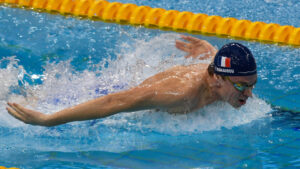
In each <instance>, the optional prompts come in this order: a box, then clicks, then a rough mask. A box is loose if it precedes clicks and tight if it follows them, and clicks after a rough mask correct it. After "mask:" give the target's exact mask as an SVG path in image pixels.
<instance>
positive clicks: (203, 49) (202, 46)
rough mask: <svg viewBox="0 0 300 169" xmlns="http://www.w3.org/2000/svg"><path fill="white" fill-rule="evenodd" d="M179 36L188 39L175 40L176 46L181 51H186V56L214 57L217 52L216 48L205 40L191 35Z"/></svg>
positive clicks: (201, 58)
mask: <svg viewBox="0 0 300 169" xmlns="http://www.w3.org/2000/svg"><path fill="white" fill-rule="evenodd" d="M181 38H182V39H184V40H186V41H188V43H187V42H184V41H180V40H176V47H177V48H178V49H180V50H182V51H185V52H187V55H186V56H185V57H186V58H190V57H192V58H199V59H200V60H204V59H207V58H210V57H214V56H215V55H216V53H217V49H216V48H214V47H213V46H212V45H211V44H210V43H208V42H207V41H205V40H201V39H198V38H194V37H192V36H184V35H181Z"/></svg>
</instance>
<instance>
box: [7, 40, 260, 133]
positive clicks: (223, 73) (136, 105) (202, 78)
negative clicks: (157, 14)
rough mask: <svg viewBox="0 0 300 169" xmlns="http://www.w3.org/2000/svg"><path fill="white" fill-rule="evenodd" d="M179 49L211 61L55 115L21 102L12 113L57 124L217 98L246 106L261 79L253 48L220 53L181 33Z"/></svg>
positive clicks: (184, 107)
mask: <svg viewBox="0 0 300 169" xmlns="http://www.w3.org/2000/svg"><path fill="white" fill-rule="evenodd" d="M182 38H183V39H184V40H186V42H185V41H180V40H177V41H176V47H177V48H178V49H180V50H182V51H185V52H187V56H186V57H187V58H188V57H193V58H196V57H198V56H199V55H200V56H201V58H200V59H203V58H208V57H212V59H213V61H212V62H211V63H210V64H202V63H200V64H193V65H188V66H174V67H172V68H170V69H168V70H166V71H164V72H160V73H158V74H156V75H154V76H152V77H149V78H148V79H146V80H145V81H144V82H142V83H141V84H140V85H138V86H136V87H133V88H131V89H129V90H125V91H121V92H117V93H112V94H108V95H106V96H102V97H99V98H96V99H93V100H90V101H87V102H85V103H81V104H79V105H76V106H73V107H70V108H66V109H64V110H61V111H58V112H56V113H53V114H44V113H40V112H38V111H34V110H30V109H28V108H25V107H23V106H21V105H19V104H17V103H10V102H9V103H7V104H8V106H7V108H6V109H7V111H8V112H9V113H10V114H11V115H12V116H14V117H15V118H17V119H19V120H21V121H23V122H24V123H27V124H31V125H40V126H48V127H49V126H56V125H61V124H65V123H68V122H72V121H83V120H91V119H97V118H104V117H107V116H111V115H114V114H117V113H121V112H132V111H139V110H145V109H160V110H163V111H167V112H170V113H189V112H193V111H195V110H197V109H200V108H202V107H204V106H206V105H208V104H211V103H213V102H216V101H223V102H227V103H229V104H230V105H232V106H233V107H234V108H239V107H241V106H242V105H244V104H246V101H247V99H248V98H249V97H251V96H252V89H253V87H254V85H255V83H256V80H257V73H256V63H255V59H254V57H253V55H252V54H251V52H250V50H249V49H248V48H247V47H245V46H243V45H241V44H239V43H229V44H226V45H224V46H223V47H222V48H221V49H220V50H219V51H217V50H216V49H215V48H214V47H213V46H212V45H211V44H210V43H208V42H207V41H204V40H200V39H197V38H194V37H191V36H182Z"/></svg>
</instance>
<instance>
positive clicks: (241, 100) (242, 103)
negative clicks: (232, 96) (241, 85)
mask: <svg viewBox="0 0 300 169" xmlns="http://www.w3.org/2000/svg"><path fill="white" fill-rule="evenodd" d="M246 100H247V99H239V102H240V104H241V105H244V104H246Z"/></svg>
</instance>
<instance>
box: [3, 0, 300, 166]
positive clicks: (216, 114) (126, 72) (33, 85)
mask: <svg viewBox="0 0 300 169" xmlns="http://www.w3.org/2000/svg"><path fill="white" fill-rule="evenodd" d="M120 2H123V3H135V4H137V5H149V6H151V7H162V8H165V9H176V10H180V11H184V10H187V11H191V12H201V13H206V14H209V15H220V16H223V17H235V18H238V19H250V20H252V21H264V22H268V23H269V22H274V23H279V24H282V25H284V24H287V25H293V26H296V27H299V26H300V25H299V24H300V22H299V21H300V16H299V15H300V13H299V12H298V11H299V9H300V2H299V1H297V0H294V1H277V0H265V1H262V0H256V1H248V0H243V1H239V2H235V3H232V2H234V1H228V0H218V1H213V2H212V1H198V2H193V1H191V0H184V1H175V0H174V1H167V0H160V1H155V2H154V1H150V0H149V1H134V0H132V1H129V0H126V1H125V0H122V1H120ZM241 9H243V10H241ZM0 30H1V32H0V57H1V61H0V65H1V69H0V77H1V79H2V83H1V84H0V85H1V90H0V97H1V100H0V101H1V105H0V109H1V114H0V121H1V123H0V133H1V139H0V145H1V146H0V152H1V154H0V166H7V167H11V166H14V167H20V168H298V167H299V166H300V159H299V155H300V152H299V149H300V144H299V139H300V125H299V118H300V117H299V114H297V113H296V112H299V105H300V104H299V99H300V96H299V86H300V85H299V84H300V76H299V72H300V70H299V65H300V50H299V48H292V47H288V46H276V45H268V44H260V43H255V42H247V41H240V42H241V43H243V44H245V45H246V46H249V48H250V49H251V50H252V51H253V54H254V55H255V57H256V59H257V64H258V69H259V79H258V84H257V86H256V88H255V89H254V94H255V97H254V98H253V99H250V100H249V103H247V105H246V106H244V107H243V108H241V109H240V110H234V109H233V108H231V107H230V106H229V105H227V104H223V103H215V104H213V105H210V106H207V107H205V108H204V109H202V110H200V111H198V112H195V113H191V114H188V115H176V116H174V115H170V114H167V113H165V112H152V111H141V112H134V113H123V114H119V115H115V116H112V117H108V118H105V119H101V120H93V121H86V122H74V123H70V124H66V125H62V126H58V127H53V128H43V127H34V126H29V125H24V124H22V123H20V122H18V121H16V120H14V119H13V118H11V117H10V116H9V115H8V114H7V113H6V111H5V104H6V101H8V100H9V101H16V102H19V103H22V104H23V105H27V106H28V107H31V108H34V109H37V110H40V111H43V112H45V113H51V112H54V111H57V110H60V109H62V108H65V107H69V106H71V105H75V104H78V103H81V102H83V101H86V100H89V99H92V98H95V97H99V96H102V95H105V94H107V93H111V92H116V91H120V90H122V89H127V88H129V87H130V86H134V85H136V84H138V83H140V82H141V81H142V80H144V79H145V78H147V77H149V76H151V75H153V74H155V73H157V72H159V71H162V70H165V69H167V68H169V67H171V66H172V65H176V64H191V63H195V62H200V61H197V60H192V59H185V58H184V57H183V56H184V53H182V52H180V51H178V50H177V49H176V48H175V47H174V41H175V39H178V38H179V35H178V34H177V33H172V32H167V31H160V30H155V29H145V28H143V27H132V26H127V25H117V24H113V23H103V22H95V21H89V20H78V19H75V18H72V17H67V18H65V17H62V16H59V15H50V14H45V13H37V12H32V11H26V10H21V9H15V8H8V7H3V6H1V7H0ZM194 36H196V37H199V38H203V39H206V40H208V41H209V42H211V43H212V44H214V45H216V46H217V47H220V46H221V45H223V44H224V43H227V42H230V41H236V40H230V39H221V38H217V37H206V36H201V35H194Z"/></svg>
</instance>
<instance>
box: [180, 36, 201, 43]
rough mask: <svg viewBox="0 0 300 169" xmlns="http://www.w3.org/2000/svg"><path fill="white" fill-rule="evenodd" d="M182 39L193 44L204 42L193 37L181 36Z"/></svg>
mask: <svg viewBox="0 0 300 169" xmlns="http://www.w3.org/2000/svg"><path fill="white" fill-rule="evenodd" d="M181 38H182V39H184V40H187V41H189V42H191V43H199V42H201V41H202V40H201V39H198V38H195V37H192V36H185V35H181Z"/></svg>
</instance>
